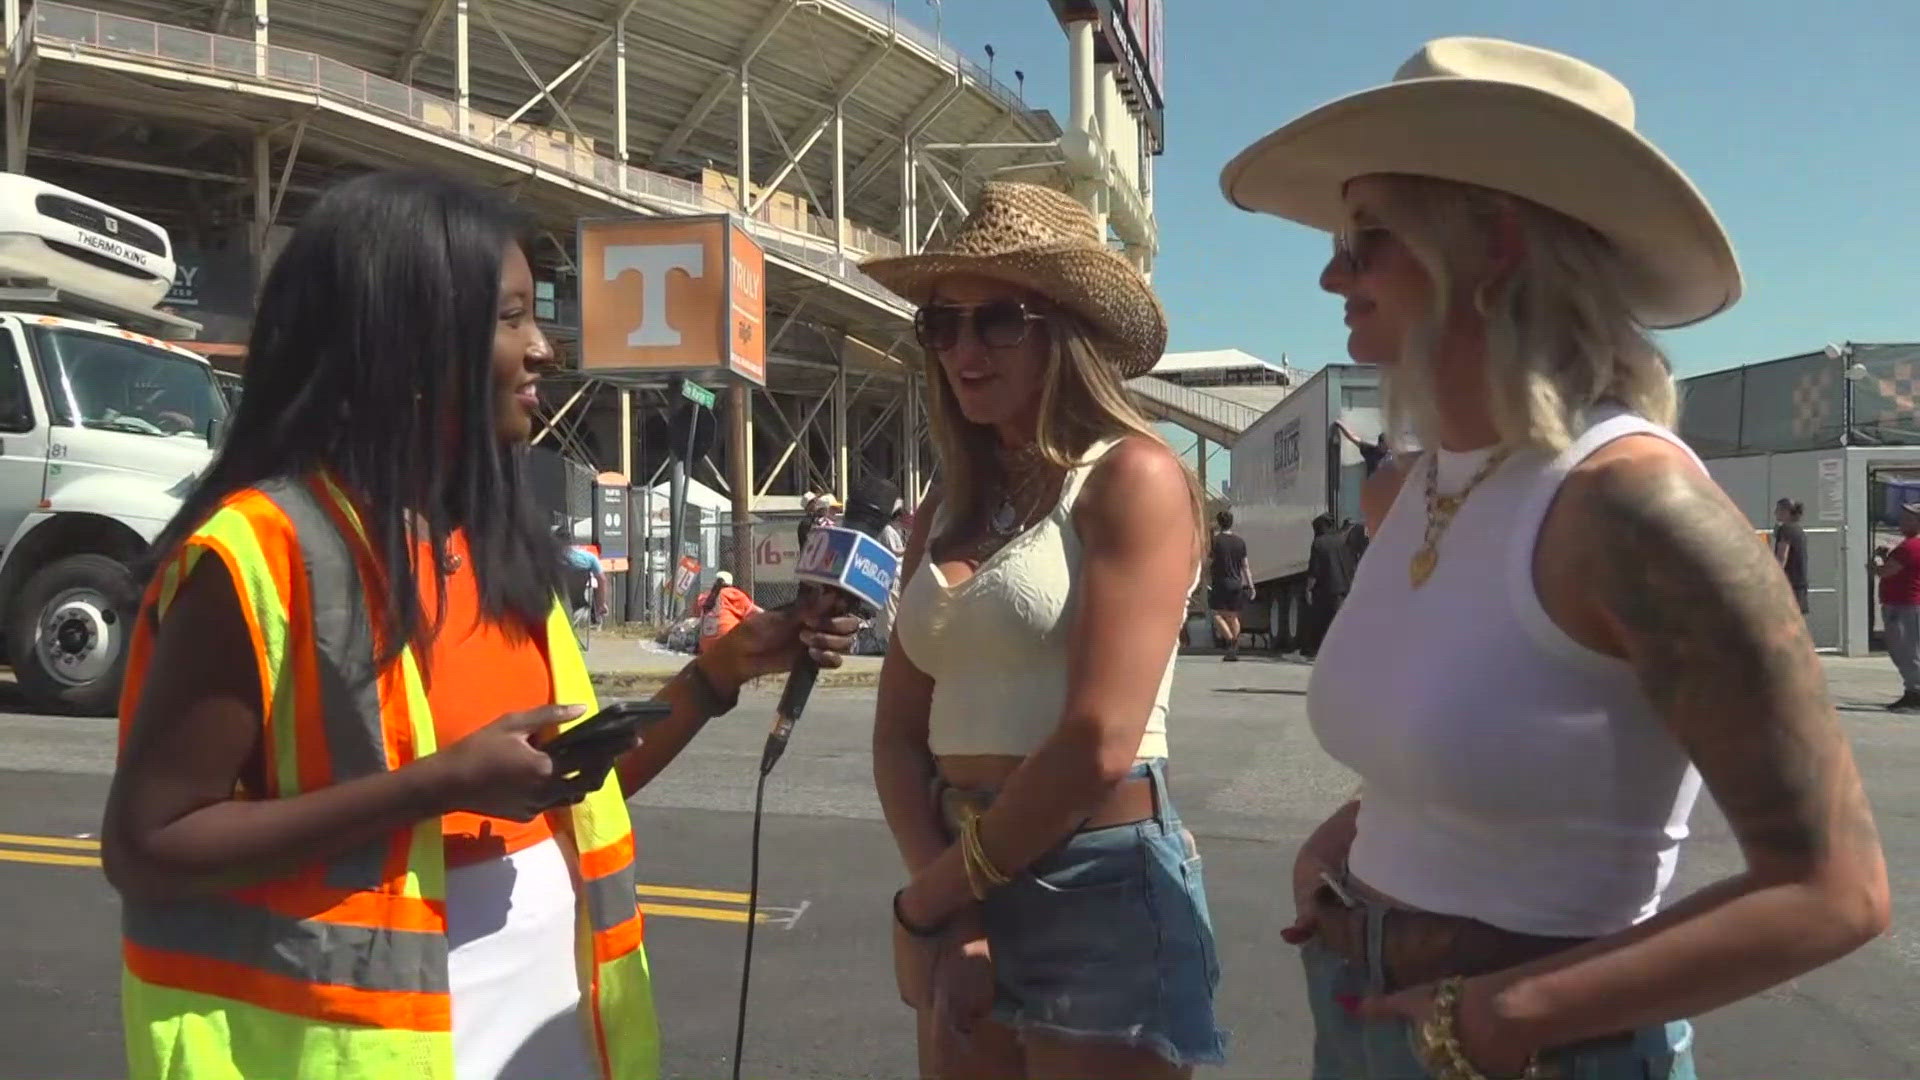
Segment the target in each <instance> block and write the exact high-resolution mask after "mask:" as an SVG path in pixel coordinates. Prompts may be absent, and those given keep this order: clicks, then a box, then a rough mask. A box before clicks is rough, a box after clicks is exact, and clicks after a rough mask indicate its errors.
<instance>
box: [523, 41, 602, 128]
mask: <svg viewBox="0 0 1920 1080" xmlns="http://www.w3.org/2000/svg"><path fill="white" fill-rule="evenodd" d="M495 29H496V30H497V29H499V28H498V27H495ZM612 40H613V38H612V37H611V36H608V37H604V38H601V39H600V43H599V44H598V45H595V46H594V47H593V48H591V49H588V50H587V51H586V52H584V53H582V54H580V56H579V57H578V58H577V59H575V60H574V62H573V63H571V64H568V65H567V67H566V70H564V71H562V72H561V73H560V74H558V75H555V76H554V77H553V78H551V79H549V80H547V84H546V85H545V86H542V87H540V89H538V90H535V91H534V92H533V96H532V97H530V98H528V99H527V100H525V101H523V102H521V103H520V107H519V108H517V109H515V110H513V112H512V113H511V114H509V115H508V116H507V118H506V119H505V120H502V121H501V123H503V124H511V123H513V122H514V121H516V120H518V119H520V118H521V117H522V116H525V115H526V114H527V110H528V109H531V108H533V107H534V106H535V105H538V104H539V103H540V99H541V98H546V99H547V100H548V101H552V102H553V107H554V109H555V110H556V111H558V112H562V113H564V112H565V111H566V106H565V105H563V104H561V103H560V102H558V101H554V98H553V92H554V90H556V89H558V88H559V86H560V84H561V83H563V82H566V81H567V80H568V79H570V78H572V77H573V73H574V72H576V71H579V70H580V69H581V68H583V67H586V66H587V65H588V64H591V63H593V62H594V61H596V60H598V59H600V54H601V53H602V52H604V51H606V48H607V43H608V42H611V41H612ZM585 82H586V79H585V78H582V79H581V80H580V83H585ZM580 83H576V84H575V86H574V89H576V90H577V89H579V86H580ZM568 100H569V101H571V100H572V98H571V97H569V98H568Z"/></svg>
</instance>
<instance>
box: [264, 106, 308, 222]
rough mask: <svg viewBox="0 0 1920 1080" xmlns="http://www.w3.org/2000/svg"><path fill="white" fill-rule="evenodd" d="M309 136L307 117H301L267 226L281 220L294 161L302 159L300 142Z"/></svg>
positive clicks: (282, 170)
mask: <svg viewBox="0 0 1920 1080" xmlns="http://www.w3.org/2000/svg"><path fill="white" fill-rule="evenodd" d="M306 137H307V118H306V117H305V116H302V117H301V118H300V125H299V126H298V127H296V128H294V129H293V144H292V145H291V146H289V147H288V148H287V163H286V164H285V165H283V166H281V168H280V190H278V191H276V192H274V195H273V205H272V207H271V208H269V209H268V211H267V226H268V227H269V228H271V227H272V226H273V223H274V222H276V221H278V220H280V204H281V203H282V202H283V201H285V200H286V197H287V184H288V182H289V181H291V180H292V179H293V163H294V162H296V161H298V160H300V144H301V143H302V142H304V141H305V140H306Z"/></svg>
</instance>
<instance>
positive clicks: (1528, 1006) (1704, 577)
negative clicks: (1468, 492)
mask: <svg viewBox="0 0 1920 1080" xmlns="http://www.w3.org/2000/svg"><path fill="white" fill-rule="evenodd" d="M1751 536H1752V531H1751V529H1750V527H1749V526H1748V524H1747V522H1746V521H1745V520H1744V519H1743V518H1742V516H1741V515H1740V513H1739V512H1738V511H1737V510H1735V509H1734V507H1733V505H1732V504H1731V503H1730V502H1729V501H1728V500H1727V498H1726V497H1725V496H1724V495H1723V494H1722V493H1721V492H1720V489H1719V488H1718V487H1716V486H1715V485H1714V483H1713V481H1712V480H1711V479H1709V478H1708V477H1707V476H1706V475H1705V474H1704V473H1703V472H1701V470H1700V469H1699V467H1698V466H1697V465H1695V464H1694V463H1693V461H1692V460H1691V459H1690V458H1688V457H1687V456H1686V455H1685V453H1684V452H1682V451H1681V450H1679V449H1678V448H1677V447H1674V446H1672V445H1671V444H1669V443H1667V442H1665V441H1664V440H1660V439H1657V438H1653V437H1650V436H1634V437H1629V438H1626V439H1622V440H1620V441H1618V442H1616V443H1614V444H1612V445H1611V446H1609V447H1607V448H1605V449H1603V450H1602V451H1601V452H1600V453H1598V454H1596V455H1595V456H1594V457H1593V458H1591V459H1589V460H1588V461H1587V462H1586V463H1584V464H1583V465H1582V466H1581V467H1580V468H1579V469H1578V470H1576V471H1575V473H1574V475H1573V476H1571V477H1569V479H1568V481H1567V483H1566V485H1565V486H1564V487H1563V488H1562V493H1561V496H1560V498H1559V500H1558V502H1557V503H1556V505H1555V507H1554V509H1553V510H1552V512H1551V513H1550V514H1549V516H1548V521H1547V524H1546V526H1545V528H1544V529H1543V531H1542V534H1541V539H1540V543H1539V548H1538V551H1537V552H1536V562H1535V566H1536V571H1535V572H1536V578H1537V581H1538V584H1539V587H1540V595H1541V599H1542V601H1543V603H1544V604H1545V605H1546V606H1547V609H1548V611H1549V612H1550V613H1551V614H1553V615H1554V617H1555V620H1556V621H1557V622H1559V623H1560V624H1561V625H1562V627H1563V628H1565V629H1566V630H1567V632H1568V633H1569V634H1570V635H1572V636H1573V637H1575V638H1576V640H1580V641H1581V642H1582V643H1583V644H1586V645H1588V646H1589V647H1592V648H1594V649H1597V650H1599V651H1602V652H1606V653H1610V654H1612V655H1615V656H1619V657H1623V658H1625V659H1626V660H1627V661H1628V662H1629V663H1630V664H1631V665H1632V666H1633V668H1634V670H1635V671H1636V672H1637V673H1638V676H1639V679H1640V682H1641V685H1642V686H1643V687H1644V688H1645V691H1646V693H1647V696H1648V697H1649V698H1650V699H1651V701H1652V703H1653V705H1654V707H1655V708H1656V709H1657V710H1658V712H1659V714H1660V715H1661V717H1662V718H1663V719H1664V720H1665V721H1666V723H1667V725H1668V726H1669V728H1670V729H1671V730H1672V731H1673V733H1674V735H1675V736H1676V737H1677V738H1678V740H1679V741H1680V743H1681V745H1682V746H1683V747H1685V749H1686V751H1687V754H1688V756H1689V757H1690V758H1691V759H1692V760H1693V762H1694V764H1695V765H1696V766H1697V767H1698V768H1699V770H1700V773H1701V776H1702V777H1703V779H1704V780H1705V783H1706V787H1707V789H1708V791H1710V792H1711V793H1712V795H1713V797H1714V799H1715V800H1716V801H1717V802H1718V803H1719V805H1720V808H1721V810H1722V811H1723V812H1724V813H1725V815H1726V818H1727V821H1728V823H1729V824H1730V825H1731V826H1732V830H1733V833H1734V836H1735V837H1736V839H1737V840H1738V841H1739V844H1740V848H1741V851H1742V853H1743V854H1744V856H1745V860H1746V870H1745V871H1744V872H1743V873H1740V874H1738V875H1735V876H1734V877H1732V878H1729V879H1727V880H1724V881H1721V882H1719V883H1717V884H1715V885H1713V886H1711V887H1709V888H1707V889H1705V890H1702V891H1701V892H1699V893H1697V894H1695V895H1693V896H1691V897H1688V898H1687V899H1686V900H1684V901H1682V902H1681V903H1679V904H1677V905H1675V906H1674V907H1672V908H1670V909H1668V910H1667V911H1665V912H1662V913H1661V914H1660V915H1659V916H1657V917H1655V918H1654V919H1651V920H1649V921H1647V922H1646V923H1643V924H1641V925H1640V926H1637V927H1634V928H1633V929H1632V930H1629V931H1626V932H1624V933H1621V934H1617V935H1614V936H1612V937H1609V938H1605V939H1602V940H1600V941H1596V942H1593V943H1591V944H1589V945H1587V946H1584V947H1582V948H1580V949H1577V950H1573V951H1572V952H1570V953H1567V954H1563V955H1561V956H1556V957H1553V958H1550V959H1548V960H1546V961H1542V962H1539V963H1535V964H1531V965H1528V966H1526V967H1523V968H1517V969H1514V970H1513V971H1510V972H1502V973H1499V974H1497V975H1494V976H1491V977H1489V978H1487V979H1483V980H1474V982H1476V983H1479V984H1480V985H1478V986H1474V985H1472V984H1471V983H1470V984H1469V993H1468V995H1467V998H1466V1002H1465V1003H1464V1004H1463V1006H1462V1016H1461V1023H1462V1026H1463V1036H1466V1037H1469V1038H1468V1041H1469V1043H1470V1044H1477V1045H1479V1046H1481V1047H1482V1048H1484V1049H1485V1050H1486V1052H1487V1053H1488V1054H1489V1060H1487V1061H1485V1062H1483V1065H1489V1066H1490V1065H1492V1064H1494V1063H1495V1061H1496V1060H1500V1059H1504V1060H1506V1061H1509V1062H1510V1061H1512V1060H1513V1058H1512V1056H1511V1055H1512V1054H1513V1053H1514V1052H1516V1051H1519V1052H1524V1051H1529V1050H1535V1049H1541V1048H1550V1047H1554V1046H1559V1045H1564V1044H1566V1043H1570V1042H1576V1041H1579V1040H1582V1039H1585V1038H1590V1037H1594V1036H1598V1035H1602V1034H1605V1033H1607V1032H1612V1031H1621V1030H1625V1029H1629V1028H1635V1027H1640V1026H1644V1025H1647V1024H1651V1023H1657V1022H1661V1021H1668V1020H1674V1019H1678V1018H1682V1017H1687V1016H1693V1015H1697V1014H1699V1013H1702V1012H1706V1011H1708V1010H1710V1009H1715V1008H1718V1007H1720V1006H1723V1005H1726V1004H1729V1003H1731V1002H1734V1001H1738V1000H1740V999H1742V998H1745V997H1748V996H1751V995H1753V994H1756V993H1759V992H1760V991H1762V990H1765V989H1768V988H1769V987H1772V986H1775V985H1778V984H1780V983H1783V982H1785V981H1787V980H1789V979H1791V978H1794V977H1795V976H1798V975H1800V974H1802V973H1804V972H1806V971H1809V970H1812V969H1813V968H1816V967H1819V966H1820V965H1822V964H1825V963H1828V962H1830V961H1832V960H1835V959H1837V958H1839V957H1841V956H1844V955H1845V954H1847V953H1848V952H1851V951H1852V950H1854V949H1856V948H1858V947H1860V946H1861V945H1863V944H1865V943H1866V942H1867V941H1869V940H1871V939H1873V938H1874V937H1876V936H1877V935H1879V934H1880V933H1882V932H1883V931H1884V930H1885V929H1886V927H1887V923H1888V919H1889V907H1890V900H1889V898H1888V890H1887V878H1886V865H1885V862H1884V860H1883V858H1882V855H1881V850H1880V842H1879V838H1878V835H1877V834H1876V832H1875V829H1874V823H1873V815H1872V813H1871V811H1870V810H1869V808H1868V805H1867V799H1866V795H1865V792H1864V791H1863V790H1862V788H1861V785H1860V777H1859V774H1858V773H1857V772H1856V771H1855V768H1854V763H1853V756H1852V753H1851V751H1850V750H1849V748H1848V744H1847V740H1846V737H1845V735H1844V734H1843V733H1842V731H1841V729H1840V726H1839V723H1838V720H1837V718H1836V717H1835V715H1834V711H1833V706H1832V704H1831V703H1830V702H1829V700H1828V698H1827V690H1826V679H1825V675H1824V673H1823V671H1822V669H1821V666H1820V663H1819V661H1818V659H1817V658H1816V657H1815V655H1814V651H1813V643H1812V642H1811V641H1810V640H1809V638H1808V636H1807V630H1806V621H1805V619H1804V618H1803V617H1802V616H1801V614H1800V611H1799V608H1798V605H1797V604H1796V603H1795V602H1794V599H1793V597H1792V594H1791V592H1790V591H1789V590H1788V589H1787V587H1786V584H1785V581H1784V579H1783V578H1781V576H1780V568H1779V567H1778V566H1777V565H1775V564H1774V562H1773V560H1772V558H1771V557H1770V554H1769V552H1768V551H1767V550H1766V548H1764V547H1761V546H1759V545H1757V544H1754V543H1753V542H1752V541H1751V540H1750V539H1749V538H1750V537H1751Z"/></svg>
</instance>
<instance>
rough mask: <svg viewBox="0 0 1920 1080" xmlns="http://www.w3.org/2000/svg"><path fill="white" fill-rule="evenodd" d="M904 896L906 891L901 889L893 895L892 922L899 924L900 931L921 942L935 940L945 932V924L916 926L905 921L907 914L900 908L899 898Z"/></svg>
mask: <svg viewBox="0 0 1920 1080" xmlns="http://www.w3.org/2000/svg"><path fill="white" fill-rule="evenodd" d="M906 894H907V890H905V889H901V890H900V891H899V892H897V893H894V894H893V921H894V922H897V923H899V924H900V929H902V930H905V931H906V932H907V933H909V934H911V935H913V936H914V937H917V938H921V939H923V940H924V939H927V938H937V937H939V936H940V935H941V934H944V933H946V932H947V924H946V923H941V924H940V925H938V926H916V925H914V924H913V923H911V922H909V921H907V913H906V912H905V911H904V910H903V909H902V908H901V907H900V898H901V897H903V896H905V895H906Z"/></svg>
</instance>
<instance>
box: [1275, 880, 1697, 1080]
mask: <svg viewBox="0 0 1920 1080" xmlns="http://www.w3.org/2000/svg"><path fill="white" fill-rule="evenodd" d="M1359 902H1360V903H1361V904H1362V905H1363V906H1364V907H1365V908H1366V912H1367V934H1366V938H1367V942H1368V947H1367V952H1368V954H1369V955H1368V957H1367V963H1366V964H1364V965H1363V964H1357V963H1355V962H1353V961H1351V960H1349V959H1347V958H1346V957H1344V956H1342V955H1340V954H1339V953H1336V952H1334V951H1333V950H1332V949H1329V948H1328V947H1327V946H1326V945H1324V944H1322V942H1321V940H1320V939H1319V938H1318V937H1314V938H1310V939H1308V941H1307V943H1306V945H1304V946H1302V948H1301V950H1300V962H1301V964H1302V965H1304V966H1305V968H1306V974H1307V1001H1308V1004H1310V1005H1311V1006H1312V1007H1313V1080H1427V1076H1428V1073H1427V1070H1426V1068H1425V1067H1424V1066H1422V1065H1421V1064H1420V1058H1419V1056H1418V1055H1416V1054H1415V1053H1414V1049H1413V1047H1414V1034H1415V1033H1414V1031H1413V1025H1412V1024H1410V1023H1408V1022H1407V1021H1405V1020H1391V1021H1386V1020H1361V1019H1359V1018H1357V1017H1354V1016H1350V1015H1348V1013H1347V1011H1346V1010H1345V1009H1343V1008H1341V1007H1340V1004H1339V1002H1338V1001H1336V1000H1335V998H1337V997H1349V996H1350V997H1365V996H1367V995H1370V994H1379V993H1382V992H1383V991H1384V990H1385V989H1386V975H1385V968H1384V966H1383V964H1382V963H1381V959H1380V949H1379V946H1378V945H1377V944H1376V943H1377V942H1379V941H1380V932H1381V929H1382V928H1383V926H1384V925H1385V921H1386V919H1387V918H1388V917H1389V916H1390V915H1391V910H1390V909H1388V908H1386V907H1384V906H1382V905H1380V904H1376V903H1372V902H1370V901H1367V900H1366V899H1364V898H1360V900H1359ZM1692 1046H1693V1027H1692V1025H1690V1024H1688V1023H1687V1022H1686V1021H1685V1020H1677V1021H1675V1022H1673V1023H1671V1024H1665V1025H1656V1026H1654V1027H1649V1028H1642V1029H1641V1030H1639V1031H1636V1032H1634V1033H1633V1034H1632V1036H1631V1037H1624V1036H1623V1037H1621V1038H1618V1039H1610V1040H1606V1041H1604V1042H1598V1043H1594V1044H1591V1045H1585V1046H1580V1047H1573V1048H1568V1049H1563V1050H1557V1051H1553V1052H1551V1053H1549V1054H1547V1055H1545V1057H1546V1062H1547V1064H1549V1065H1552V1066H1554V1068H1555V1072H1554V1076H1556V1077H1557V1078H1558V1080H1695V1078H1694V1071H1693V1052H1692Z"/></svg>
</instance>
